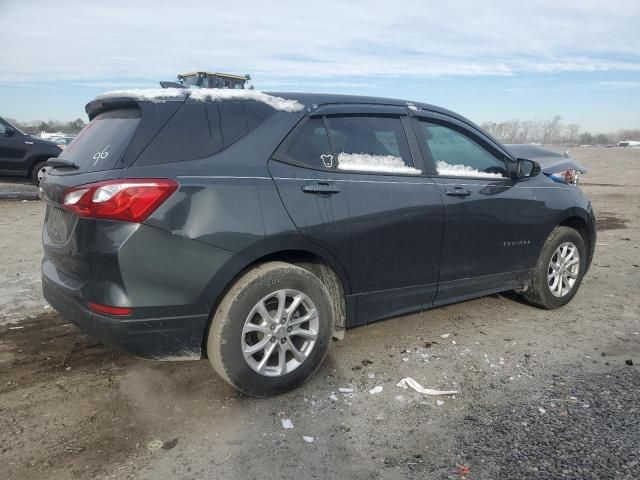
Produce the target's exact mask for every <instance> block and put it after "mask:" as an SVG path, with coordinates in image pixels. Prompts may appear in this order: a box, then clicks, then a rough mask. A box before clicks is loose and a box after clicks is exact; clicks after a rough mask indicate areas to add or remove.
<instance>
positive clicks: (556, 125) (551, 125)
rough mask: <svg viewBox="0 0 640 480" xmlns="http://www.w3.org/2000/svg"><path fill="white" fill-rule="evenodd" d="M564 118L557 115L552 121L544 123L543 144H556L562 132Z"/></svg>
mask: <svg viewBox="0 0 640 480" xmlns="http://www.w3.org/2000/svg"><path fill="white" fill-rule="evenodd" d="M561 121H562V117H561V116H560V115H555V116H554V117H553V118H552V119H551V120H545V121H543V122H542V143H554V142H555V141H556V140H558V137H559V136H560V132H561V131H562V123H561Z"/></svg>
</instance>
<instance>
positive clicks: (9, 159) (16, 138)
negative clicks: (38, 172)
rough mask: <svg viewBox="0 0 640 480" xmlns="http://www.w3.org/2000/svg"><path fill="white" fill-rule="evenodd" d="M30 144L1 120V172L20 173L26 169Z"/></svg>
mask: <svg viewBox="0 0 640 480" xmlns="http://www.w3.org/2000/svg"><path fill="white" fill-rule="evenodd" d="M27 146H28V144H27V143H26V142H25V138H24V137H23V135H22V134H21V133H20V132H18V131H17V130H15V129H14V128H13V127H11V126H10V125H9V124H7V123H5V122H4V121H2V120H0V172H1V173H4V174H9V175H11V174H15V173H19V171H20V170H21V169H24V168H25V165H24V162H23V160H24V156H25V154H26V153H27Z"/></svg>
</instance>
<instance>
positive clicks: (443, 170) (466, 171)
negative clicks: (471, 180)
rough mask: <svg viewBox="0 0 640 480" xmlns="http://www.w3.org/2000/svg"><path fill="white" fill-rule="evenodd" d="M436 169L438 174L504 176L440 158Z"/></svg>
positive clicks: (481, 176)
mask: <svg viewBox="0 0 640 480" xmlns="http://www.w3.org/2000/svg"><path fill="white" fill-rule="evenodd" d="M436 169H437V170H438V175H450V176H453V177H475V178H505V177H504V176H503V175H502V174H500V173H489V172H481V171H480V170H476V169H475V168H472V167H470V166H469V165H451V164H450V163H447V162H443V161H442V160H438V162H437V163H436Z"/></svg>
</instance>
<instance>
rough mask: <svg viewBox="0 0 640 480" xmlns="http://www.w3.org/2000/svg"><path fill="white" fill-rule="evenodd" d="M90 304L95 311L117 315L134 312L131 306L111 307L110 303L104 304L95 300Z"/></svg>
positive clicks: (123, 315)
mask: <svg viewBox="0 0 640 480" xmlns="http://www.w3.org/2000/svg"><path fill="white" fill-rule="evenodd" d="M88 305H89V308H90V309H91V310H93V311H94V312H97V313H104V314H107V315H113V316H116V317H126V316H128V315H131V314H132V313H133V308H129V307H111V306H109V305H102V304H101V303H94V302H89V303H88Z"/></svg>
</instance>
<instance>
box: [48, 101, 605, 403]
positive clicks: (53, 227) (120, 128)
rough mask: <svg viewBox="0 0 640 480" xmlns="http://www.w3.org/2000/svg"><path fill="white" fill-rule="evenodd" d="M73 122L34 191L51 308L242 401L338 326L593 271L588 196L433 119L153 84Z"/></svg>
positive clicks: (423, 110) (567, 280)
mask: <svg viewBox="0 0 640 480" xmlns="http://www.w3.org/2000/svg"><path fill="white" fill-rule="evenodd" d="M86 111H87V113H88V115H89V118H90V119H91V122H90V123H89V125H88V126H87V127H86V128H85V129H84V130H83V131H82V132H81V133H80V134H79V135H78V138H77V139H76V141H75V142H73V144H72V145H71V146H70V147H69V148H67V149H66V150H65V151H64V152H63V153H62V155H61V156H60V158H59V159H58V160H57V161H56V162H55V168H54V169H53V170H52V171H51V172H50V173H49V174H48V175H47V176H46V178H45V181H44V182H43V185H42V188H43V196H44V199H45V200H46V202H47V203H48V206H47V214H46V219H45V224H44V229H43V243H44V252H45V256H44V259H43V263H42V280H43V292H44V296H45V298H46V299H47V300H48V301H49V303H50V304H51V305H52V306H53V307H54V308H55V309H57V310H58V311H59V312H61V313H62V314H63V315H64V316H66V317H67V318H68V319H69V320H71V321H72V322H74V323H75V324H77V325H78V326H79V327H81V328H83V329H84V330H86V331H87V332H89V333H90V334H92V335H94V336H95V337H96V338H99V339H100V340H102V341H103V342H105V343H107V344H110V345H113V346H115V347H119V348H121V349H123V350H125V351H128V352H130V353H132V354H134V355H137V356H140V357H146V358H153V359H165V360H172V359H198V358H201V357H202V356H207V357H208V358H209V360H210V361H211V363H212V365H213V368H214V369H215V370H216V371H217V372H218V373H219V374H220V375H221V376H222V377H223V378H224V379H225V380H226V381H228V382H229V383H231V384H232V385H233V386H235V387H236V388H238V389H239V390H241V391H243V392H245V393H248V394H251V395H269V394H275V393H279V392H284V391H286V390H289V389H291V388H294V387H295V386H297V385H299V384H300V383H301V382H303V381H304V380H305V379H306V378H308V377H309V375H311V374H312V373H313V372H314V371H315V370H316V369H317V368H318V366H319V365H320V363H321V362H322V360H323V359H324V357H325V356H326V354H327V351H328V348H329V344H330V342H331V338H332V336H340V335H341V334H342V332H343V331H344V329H345V328H348V327H354V326H357V325H363V324H366V323H370V322H374V321H377V320H381V319H384V318H388V317H392V316H396V315H400V314H405V313H408V312H411V311H417V310H423V309H428V308H432V307H435V306H439V305H445V304H449V303H453V302H459V301H461V300H466V299H470V298H474V297H478V296H482V295H487V294H491V293H495V292H501V291H505V290H515V291H517V292H520V293H521V294H522V296H523V298H524V299H525V300H526V301H527V302H529V303H530V304H532V305H535V306H538V307H542V308H547V309H554V308H558V307H561V306H563V305H566V304H567V303H568V302H569V301H570V300H571V299H572V298H573V296H574V295H575V294H576V292H577V290H578V288H579V286H580V283H581V281H582V278H583V276H584V274H585V273H586V272H587V270H588V268H589V265H590V264H591V259H592V256H593V251H594V246H595V240H596V228H595V218H594V214H593V211H592V209H591V204H590V202H589V200H588V199H587V198H586V197H585V195H584V194H583V193H582V191H581V190H580V189H579V188H578V187H577V186H575V185H571V184H567V183H564V182H562V180H561V179H558V178H556V179H552V178H550V177H549V176H548V175H550V174H552V173H554V171H557V170H555V169H554V168H551V170H548V171H546V170H545V168H546V167H545V165H544V164H543V165H542V166H541V165H540V164H539V163H538V162H536V161H533V160H531V159H526V158H520V157H518V156H516V155H515V154H513V153H512V151H511V150H510V149H507V148H506V147H504V146H503V145H501V144H500V143H499V142H497V141H496V140H494V139H493V138H492V137H490V136H489V135H487V134H486V133H484V132H483V131H482V130H481V129H480V128H479V127H477V126H476V125H475V124H473V123H472V122H470V121H469V120H467V119H465V118H463V117H461V116H459V115H457V114H455V113H453V112H450V111H447V110H444V109H441V108H438V107H435V106H432V105H427V104H421V103H407V102H406V101H400V100H393V99H383V98H373V97H356V96H339V95H316V94H301V93H287V94H284V93H282V94H278V95H274V94H267V93H263V92H258V91H251V90H215V89H209V90H207V89H198V90H189V89H164V90H161V89H158V90H150V91H144V90H143V91H135V90H134V91H120V92H112V93H109V94H105V95H103V96H100V97H98V98H97V99H96V100H94V101H92V102H90V103H89V104H88V105H87V107H86ZM538 153H540V152H538ZM552 161H553V162H555V163H554V165H555V168H562V169H564V168H567V166H566V162H568V161H569V160H568V159H567V158H566V157H562V158H556V157H553V158H552ZM541 170H542V173H541Z"/></svg>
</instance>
